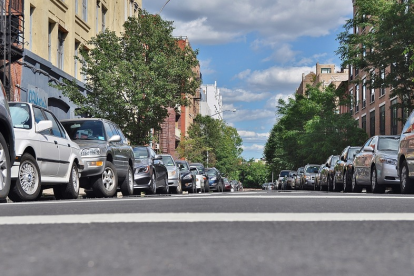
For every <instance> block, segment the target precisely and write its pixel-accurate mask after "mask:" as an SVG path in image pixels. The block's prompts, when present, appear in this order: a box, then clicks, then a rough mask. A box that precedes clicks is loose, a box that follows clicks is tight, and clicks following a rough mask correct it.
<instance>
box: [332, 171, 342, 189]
mask: <svg viewBox="0 0 414 276" xmlns="http://www.w3.org/2000/svg"><path fill="white" fill-rule="evenodd" d="M332 191H333V192H339V191H340V189H339V187H338V183H336V175H335V176H334V179H333V183H332Z"/></svg>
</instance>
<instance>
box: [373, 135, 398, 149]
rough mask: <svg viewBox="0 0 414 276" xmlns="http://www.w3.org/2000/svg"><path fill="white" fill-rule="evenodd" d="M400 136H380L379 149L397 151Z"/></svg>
mask: <svg viewBox="0 0 414 276" xmlns="http://www.w3.org/2000/svg"><path fill="white" fill-rule="evenodd" d="M399 143H400V137H380V138H379V140H378V150H385V151H388V150H389V151H397V150H398V146H399Z"/></svg>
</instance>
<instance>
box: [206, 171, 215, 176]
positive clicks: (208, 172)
mask: <svg viewBox="0 0 414 276" xmlns="http://www.w3.org/2000/svg"><path fill="white" fill-rule="evenodd" d="M206 173H207V176H209V177H213V176H216V175H217V172H216V171H215V170H207V171H206Z"/></svg>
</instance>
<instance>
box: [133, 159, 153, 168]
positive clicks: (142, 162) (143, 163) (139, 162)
mask: <svg viewBox="0 0 414 276" xmlns="http://www.w3.org/2000/svg"><path fill="white" fill-rule="evenodd" d="M134 161H135V162H134V166H135V167H141V166H148V165H149V164H150V161H149V159H135V160H134Z"/></svg>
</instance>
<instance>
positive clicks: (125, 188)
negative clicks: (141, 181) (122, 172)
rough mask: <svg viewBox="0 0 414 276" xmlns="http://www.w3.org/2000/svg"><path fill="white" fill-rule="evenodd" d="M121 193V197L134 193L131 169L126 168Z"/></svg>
mask: <svg viewBox="0 0 414 276" xmlns="http://www.w3.org/2000/svg"><path fill="white" fill-rule="evenodd" d="M120 188H121V193H122V195H123V196H129V195H132V194H133V193H134V176H133V174H132V168H131V167H130V166H128V172H127V175H126V177H125V179H124V180H123V181H122V183H121V187H120Z"/></svg>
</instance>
